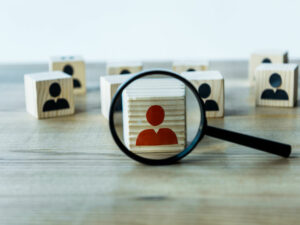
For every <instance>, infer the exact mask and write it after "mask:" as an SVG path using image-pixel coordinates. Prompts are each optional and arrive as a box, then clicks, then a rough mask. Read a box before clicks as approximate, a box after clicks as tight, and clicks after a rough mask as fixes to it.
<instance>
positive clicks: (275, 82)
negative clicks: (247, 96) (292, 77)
mask: <svg viewBox="0 0 300 225" xmlns="http://www.w3.org/2000/svg"><path fill="white" fill-rule="evenodd" d="M269 83H270V85H271V86H272V87H273V88H275V89H276V91H274V90H273V89H266V90H264V91H263V93H262V94H261V97H260V98H261V99H268V100H289V96H288V94H287V93H286V92H285V91H284V90H282V89H278V88H279V87H280V86H281V83H282V80H281V76H280V75H279V74H278V73H273V74H272V75H271V76H270V79H269Z"/></svg>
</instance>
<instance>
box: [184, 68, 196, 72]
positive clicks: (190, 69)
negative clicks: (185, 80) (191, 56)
mask: <svg viewBox="0 0 300 225" xmlns="http://www.w3.org/2000/svg"><path fill="white" fill-rule="evenodd" d="M186 71H187V72H194V71H196V70H195V69H193V68H189V69H187V70H186Z"/></svg>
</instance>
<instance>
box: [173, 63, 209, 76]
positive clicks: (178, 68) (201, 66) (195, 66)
mask: <svg viewBox="0 0 300 225" xmlns="http://www.w3.org/2000/svg"><path fill="white" fill-rule="evenodd" d="M208 64H209V63H208V62H207V61H175V62H173V66H172V69H173V71H175V72H177V73H180V74H181V73H183V72H195V71H205V70H208Z"/></svg>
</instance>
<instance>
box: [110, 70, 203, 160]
mask: <svg viewBox="0 0 300 225" xmlns="http://www.w3.org/2000/svg"><path fill="white" fill-rule="evenodd" d="M150 75H166V76H169V77H172V78H175V79H178V80H180V81H181V82H183V83H184V84H185V85H186V86H187V87H188V88H189V89H190V90H191V91H192V93H193V94H194V95H195V97H196V99H197V101H198V105H199V110H200V112H201V119H200V123H199V128H198V131H197V134H196V135H195V137H194V139H193V140H192V142H191V143H190V144H189V145H188V146H187V147H186V148H185V149H184V150H183V151H181V152H180V153H178V154H177V155H174V156H171V157H169V158H164V159H149V158H144V157H142V156H139V155H137V154H135V153H133V152H131V151H130V150H129V149H128V148H127V147H126V146H125V145H124V144H123V143H122V141H121V140H120V138H119V136H118V134H117V132H116V129H115V125H114V124H115V123H114V112H115V110H114V109H115V106H116V103H117V100H118V99H119V98H121V94H122V93H123V90H124V89H125V88H126V87H127V86H128V85H129V84H131V83H132V82H134V81H135V80H137V79H140V78H142V77H145V76H150ZM206 126H207V120H206V116H205V109H204V103H203V101H202V99H201V98H200V96H199V95H198V92H197V90H196V89H195V88H194V86H193V85H192V84H191V83H190V82H189V81H188V80H186V79H185V78H183V77H182V76H180V75H179V74H177V73H175V72H172V71H169V70H162V69H153V70H146V71H142V72H140V73H137V74H136V75H134V76H133V77H131V78H129V79H128V80H127V81H126V82H124V83H123V84H122V85H121V86H120V87H119V88H118V90H117V92H116V94H115V96H114V97H113V100H112V103H111V106H110V110H109V128H110V132H111V134H112V136H113V139H114V140H115V142H116V144H117V145H118V146H119V148H120V149H121V150H122V152H124V153H125V154H126V155H127V156H129V157H130V158H132V159H134V160H136V161H138V162H141V163H144V164H149V165H167V164H172V163H174V162H176V161H178V160H180V159H182V158H183V157H185V156H187V155H188V154H189V153H190V152H191V151H192V150H193V149H194V148H195V147H196V146H197V144H198V143H199V141H200V140H201V139H202V138H203V136H204V134H205V128H206Z"/></svg>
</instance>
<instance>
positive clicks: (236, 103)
mask: <svg viewBox="0 0 300 225" xmlns="http://www.w3.org/2000/svg"><path fill="white" fill-rule="evenodd" d="M152 66H155V67H165V68H170V62H162V63H155V64H154V63H146V68H151V67H152ZM87 68H88V76H87V79H88V93H87V95H86V96H81V97H76V114H75V115H74V116H68V117H61V118H54V119H45V120H37V119H35V118H33V117H32V116H31V115H29V114H27V113H26V112H25V103H24V86H23V74H24V73H27V72H36V71H42V70H47V65H46V64H34V65H29V64H27V65H1V66H0V90H1V91H0V93H1V96H0V102H1V104H0V126H1V130H0V143H1V144H0V160H1V161H0V224H1V225H2V224H3V225H9V224H16V225H20V224H30V225H32V224H37V225H42V224H59V225H63V224H76V225H77V224H130V225H133V224H149V225H154V224H239V225H241V224H243V225H245V224H299V223H300V159H299V156H300V110H299V107H297V108H293V109H287V108H263V107H260V108H256V107H255V106H254V97H253V89H252V88H251V87H250V86H249V85H248V82H247V78H246V73H247V62H246V61H238V62H235V61H227V62H222V61H218V62H212V68H213V69H219V70H221V72H222V73H223V74H224V76H225V88H226V90H225V97H226V99H225V114H226V116H225V118H224V119H210V120H209V124H210V125H215V126H218V127H224V128H226V129H231V130H234V131H240V132H244V133H247V134H252V135H256V136H259V137H264V138H269V139H273V140H277V141H281V142H285V143H289V144H291V145H292V146H293V153H292V156H291V158H289V159H283V158H280V157H277V156H273V155H269V154H266V153H263V152H259V151H255V150H252V149H249V148H246V147H243V146H239V145H235V144H231V143H228V142H224V141H221V140H216V139H213V138H209V137H205V138H204V140H203V141H201V144H200V145H199V149H200V151H198V150H197V151H195V152H193V153H191V154H190V155H189V156H188V157H186V158H184V159H183V160H182V161H181V162H180V163H178V164H176V165H171V166H157V167H152V166H145V165H142V164H139V163H136V162H134V161H132V160H131V159H129V158H128V157H126V156H125V155H123V153H121V152H120V151H119V150H118V148H117V146H116V145H115V143H114V142H113V140H112V138H111V135H110V132H109V129H108V123H107V121H106V120H105V119H104V118H103V117H102V116H101V114H100V97H99V75H100V74H104V64H103V63H90V64H88V67H87Z"/></svg>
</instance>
